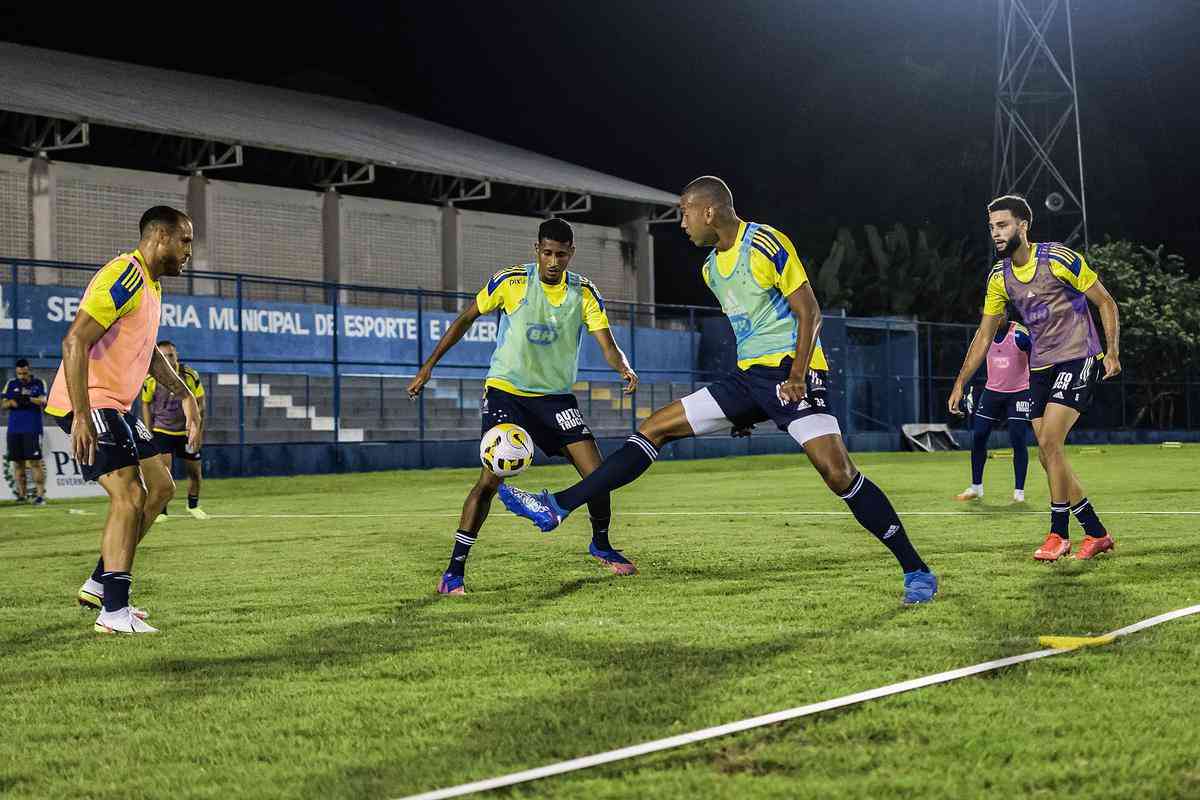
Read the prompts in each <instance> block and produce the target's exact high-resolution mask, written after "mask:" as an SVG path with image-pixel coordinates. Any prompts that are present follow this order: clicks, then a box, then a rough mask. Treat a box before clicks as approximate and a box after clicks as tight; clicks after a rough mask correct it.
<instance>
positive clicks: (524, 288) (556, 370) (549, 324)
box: [408, 219, 638, 594]
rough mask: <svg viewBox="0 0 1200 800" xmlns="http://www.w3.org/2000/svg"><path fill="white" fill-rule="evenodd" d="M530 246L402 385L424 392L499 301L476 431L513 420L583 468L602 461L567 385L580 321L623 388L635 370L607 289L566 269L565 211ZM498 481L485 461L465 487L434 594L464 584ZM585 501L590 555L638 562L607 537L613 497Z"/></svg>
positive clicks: (571, 251)
mask: <svg viewBox="0 0 1200 800" xmlns="http://www.w3.org/2000/svg"><path fill="white" fill-rule="evenodd" d="M534 255H535V257H536V262H535V263H532V264H522V265H519V266H515V267H510V268H509V269H502V270H500V271H499V272H497V273H496V274H495V275H493V276H492V278H491V280H489V281H488V282H487V285H485V286H484V287H483V288H482V289H480V290H479V293H478V294H477V295H476V296H475V299H474V300H473V301H471V304H470V305H469V306H467V308H466V309H465V310H464V311H463V312H462V313H461V314H460V315H459V316H458V319H456V320H454V322H453V323H451V325H450V327H449V328H447V329H446V333H445V334H443V335H442V338H441V341H439V342H438V343H437V346H436V347H434V349H433V352H432V353H431V354H430V356H429V358H428V359H427V360H426V361H425V363H424V364H422V365H421V369H420V370H419V371H418V372H417V374H416V375H415V376H414V377H413V379H412V381H411V382H410V383H409V384H408V395H409V397H410V398H412V399H415V398H416V397H417V395H419V394H420V393H421V391H422V389H424V388H425V384H426V383H428V382H429V380H430V378H431V377H432V376H433V367H434V365H436V364H437V363H438V361H440V360H441V358H442V356H444V355H445V354H446V352H447V351H448V350H450V348H451V347H453V346H454V345H455V344H456V343H458V341H459V340H460V339H462V337H463V336H464V335H466V333H467V331H468V330H470V328H471V325H472V324H473V323H474V322H475V320H476V319H478V318H479V316H480V315H481V314H486V313H488V312H491V311H497V310H499V311H501V312H502V316H501V320H500V332H499V334H498V336H497V339H496V350H495V352H494V353H493V354H492V361H491V366H490V367H489V368H488V374H487V379H486V380H485V381H484V386H485V389H484V394H483V403H482V406H481V407H480V414H481V416H482V428H483V431H484V432H488V431H491V430H492V429H493V428H495V427H496V426H504V425H510V426H511V425H516V426H520V427H521V428H524V429H525V431H527V432H528V433H529V435H530V436H531V437H532V438H533V441H534V443H536V444H537V446H538V447H540V448H542V450H543V451H544V452H546V453H549V454H550V455H562V456H565V457H566V459H567V460H568V461H570V462H571V464H573V465H574V467H575V469H576V471H578V472H579V474H580V475H581V476H586V475H590V474H591V473H592V471H593V470H595V469H596V467H598V466H599V465H600V461H601V457H600V450H599V448H597V447H596V439H595V437H594V436H593V435H592V432H591V431H590V430H589V429H588V426H587V425H586V424H585V422H584V419H583V416H582V415H581V414H580V413H579V401H578V400H576V399H575V395H573V394H571V386H572V384H574V383H575V375H576V372H577V370H578V365H579V348H580V345H581V344H582V342H583V329H584V327H586V328H587V330H588V331H589V332H590V333H591V334H592V336H593V337H594V338H595V339H596V341H597V343H599V345H600V350H601V352H602V353H603V354H604V360H605V361H606V362H608V365H609V366H610V367H612V368H613V370H614V371H615V372H616V373H617V374H618V375H620V376H621V379H622V380H623V381H625V394H632V393H633V391H634V389H636V388H637V385H638V377H637V374H636V373H634V371H633V370H632V369H631V368H630V367H629V362H628V361H627V360H626V358H625V354H624V353H623V352H622V351H621V348H620V347H618V346H617V342H616V340H615V339H613V335H612V331H611V330H610V328H609V323H608V316H607V314H605V311H604V299H603V298H602V297H601V296H600V293H599V292H598V291H596V287H595V286H594V285H593V284H592V282H591V281H589V280H588V279H587V278H585V277H583V276H582V275H579V274H577V273H574V272H569V271H568V270H567V266H568V265H569V264H570V263H571V258H572V257H573V256H574V255H575V234H574V231H573V230H572V229H571V225H570V224H569V223H568V222H566V221H565V220H562V219H549V220H546V221H545V222H543V223H542V224H541V226H540V227H539V228H538V238H537V241H536V242H535V243H534ZM502 481H503V478H502V477H501V476H499V475H497V474H496V473H495V472H493V471H492V470H490V469H488V468H487V467H486V466H485V467H484V468H483V469H482V470H481V471H480V473H479V478H478V479H477V480H476V481H475V485H474V486H473V487H472V488H471V491H470V492H469V493H468V494H467V499H466V502H464V503H463V510H462V517H461V518H460V519H459V523H458V530H457V531H456V532H455V534H454V549H453V551H452V552H451V553H450V563H449V565H448V566H447V567H446V571H445V572H444V573H442V577H441V579H440V580H439V581H438V587H437V591H438V593H439V594H464V593H465V592H466V587H465V585H464V575H465V570H466V564H467V556H469V555H470V553H471V547H472V546H474V544H475V541H476V539H477V538H478V536H479V530H480V528H482V527H483V521H484V520H485V519H487V515H488V511H489V510H490V509H491V505H492V498H493V497H495V495H496V490H497V489H498V488H499V487H500V486H501V483H502ZM587 506H588V512H589V513H590V514H591V521H592V541H591V544H590V545H588V552H589V553H590V554H591V556H592V557H593V558H595V559H596V560H597V561H599V562H600V563H601V564H603V565H604V566H605V567H607V568H608V569H609V570H610V571H611V572H612V573H614V574H616V575H632V574H634V573H635V572H637V568H636V567H634V565H633V563H632V562H631V561H630V560H629V559H627V558H626V557H625V556H624V555H623V554H622V553H621V551H619V550H616V549H615V548H613V546H612V543H611V542H610V541H609V538H608V530H609V524H610V522H611V519H612V510H611V509H612V506H611V503H610V501H609V497H608V493H607V492H599V493H597V494H596V495H595V496H593V497H592V498H590V499H589V501H588V504H587Z"/></svg>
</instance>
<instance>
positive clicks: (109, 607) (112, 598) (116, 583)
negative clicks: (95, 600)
mask: <svg viewBox="0 0 1200 800" xmlns="http://www.w3.org/2000/svg"><path fill="white" fill-rule="evenodd" d="M103 577H104V580H103V581H102V583H103V584H104V610H105V611H120V610H121V609H122V608H124V607H125V606H127V605H129V582H130V581H131V580H132V578H131V577H130V576H129V573H128V572H106V573H104V576H103Z"/></svg>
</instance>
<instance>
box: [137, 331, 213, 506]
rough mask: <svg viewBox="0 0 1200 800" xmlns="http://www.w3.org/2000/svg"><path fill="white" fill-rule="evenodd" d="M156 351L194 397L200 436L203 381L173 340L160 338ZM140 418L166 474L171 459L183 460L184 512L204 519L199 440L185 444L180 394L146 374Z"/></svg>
mask: <svg viewBox="0 0 1200 800" xmlns="http://www.w3.org/2000/svg"><path fill="white" fill-rule="evenodd" d="M158 351H159V352H160V353H162V354H163V358H165V359H167V363H169V364H170V365H171V369H173V370H175V372H176V374H178V375H179V377H180V378H181V379H182V380H183V382H184V384H185V385H186V386H187V388H188V391H189V392H191V394H192V397H194V398H196V407H197V408H198V409H199V410H200V436H201V438H202V437H203V436H204V423H205V408H204V405H205V402H204V384H203V383H202V382H201V380H200V373H199V372H196V370H194V369H192V368H191V367H189V366H186V365H184V364H182V363H180V361H179V351H178V350H177V349H176V348H175V344H174V343H173V342H170V341H167V340H166V339H163V340H162V341H161V342H159V343H158ZM142 422H143V423H145V425H146V427H147V428H149V429H150V430H151V431H153V433H154V446H155V447H156V448H158V452H159V455H160V457H161V458H162V462H163V466H164V467H166V468H167V473H168V474H170V472H171V467H172V463H173V461H174V459H176V458H178V459H180V460H182V461H183V464H184V469H186V470H187V476H188V496H187V502H188V513H189V514H191V515H192V516H193V517H195V518H196V519H208V514H205V513H204V510H203V509H201V508H200V483H201V481H202V479H203V476H202V474H201V468H200V465H201V463H202V462H201V457H200V449H199V444H200V442H199V441H198V442H197V449H195V450H192V449H191V448H190V447H188V432H187V418H186V416H185V414H184V412H183V398H182V397H180V396H179V395H176V394H175V393H174V392H171V391H169V390H168V389H167V388H166V387H165V386H159V385H158V381H157V380H155V379H154V376H150V377H148V378H146V382H145V383H143V384H142ZM159 518H160V519H167V507H166V506H163V510H162V514H161V515H160V517H159Z"/></svg>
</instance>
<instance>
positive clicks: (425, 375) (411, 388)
mask: <svg viewBox="0 0 1200 800" xmlns="http://www.w3.org/2000/svg"><path fill="white" fill-rule="evenodd" d="M432 376H433V375H432V372H431V371H430V370H427V369H425V368H424V367H421V368H420V369H419V370H417V374H416V375H413V379H412V380H411V381H409V382H408V399H409V400H416V399H417V395H419V394H420V393H421V390H422V389H424V388H425V384H427V383H429V379H430V378H431V377H432Z"/></svg>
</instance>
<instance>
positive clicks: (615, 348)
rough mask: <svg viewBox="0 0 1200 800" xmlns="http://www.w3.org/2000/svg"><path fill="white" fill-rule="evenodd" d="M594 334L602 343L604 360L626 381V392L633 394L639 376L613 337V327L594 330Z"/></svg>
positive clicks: (601, 348)
mask: <svg viewBox="0 0 1200 800" xmlns="http://www.w3.org/2000/svg"><path fill="white" fill-rule="evenodd" d="M592 336H594V337H595V339H596V341H597V342H598V343H599V344H600V352H601V353H603V354H604V360H605V361H606V362H608V365H609V366H610V367H612V369H613V372H615V373H617V374H618V375H620V376H621V380H623V381H625V389H624V392H625V394H633V393H634V392H635V391H636V390H637V387H638V376H637V373H636V372H634V371H633V367H631V366H629V359H627V358H626V357H625V351H623V350H622V349H621V347H620V346H619V345H618V344H617V340H616V339H614V338H613V335H612V329H611V328H601V329H600V330H598V331H592Z"/></svg>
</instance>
